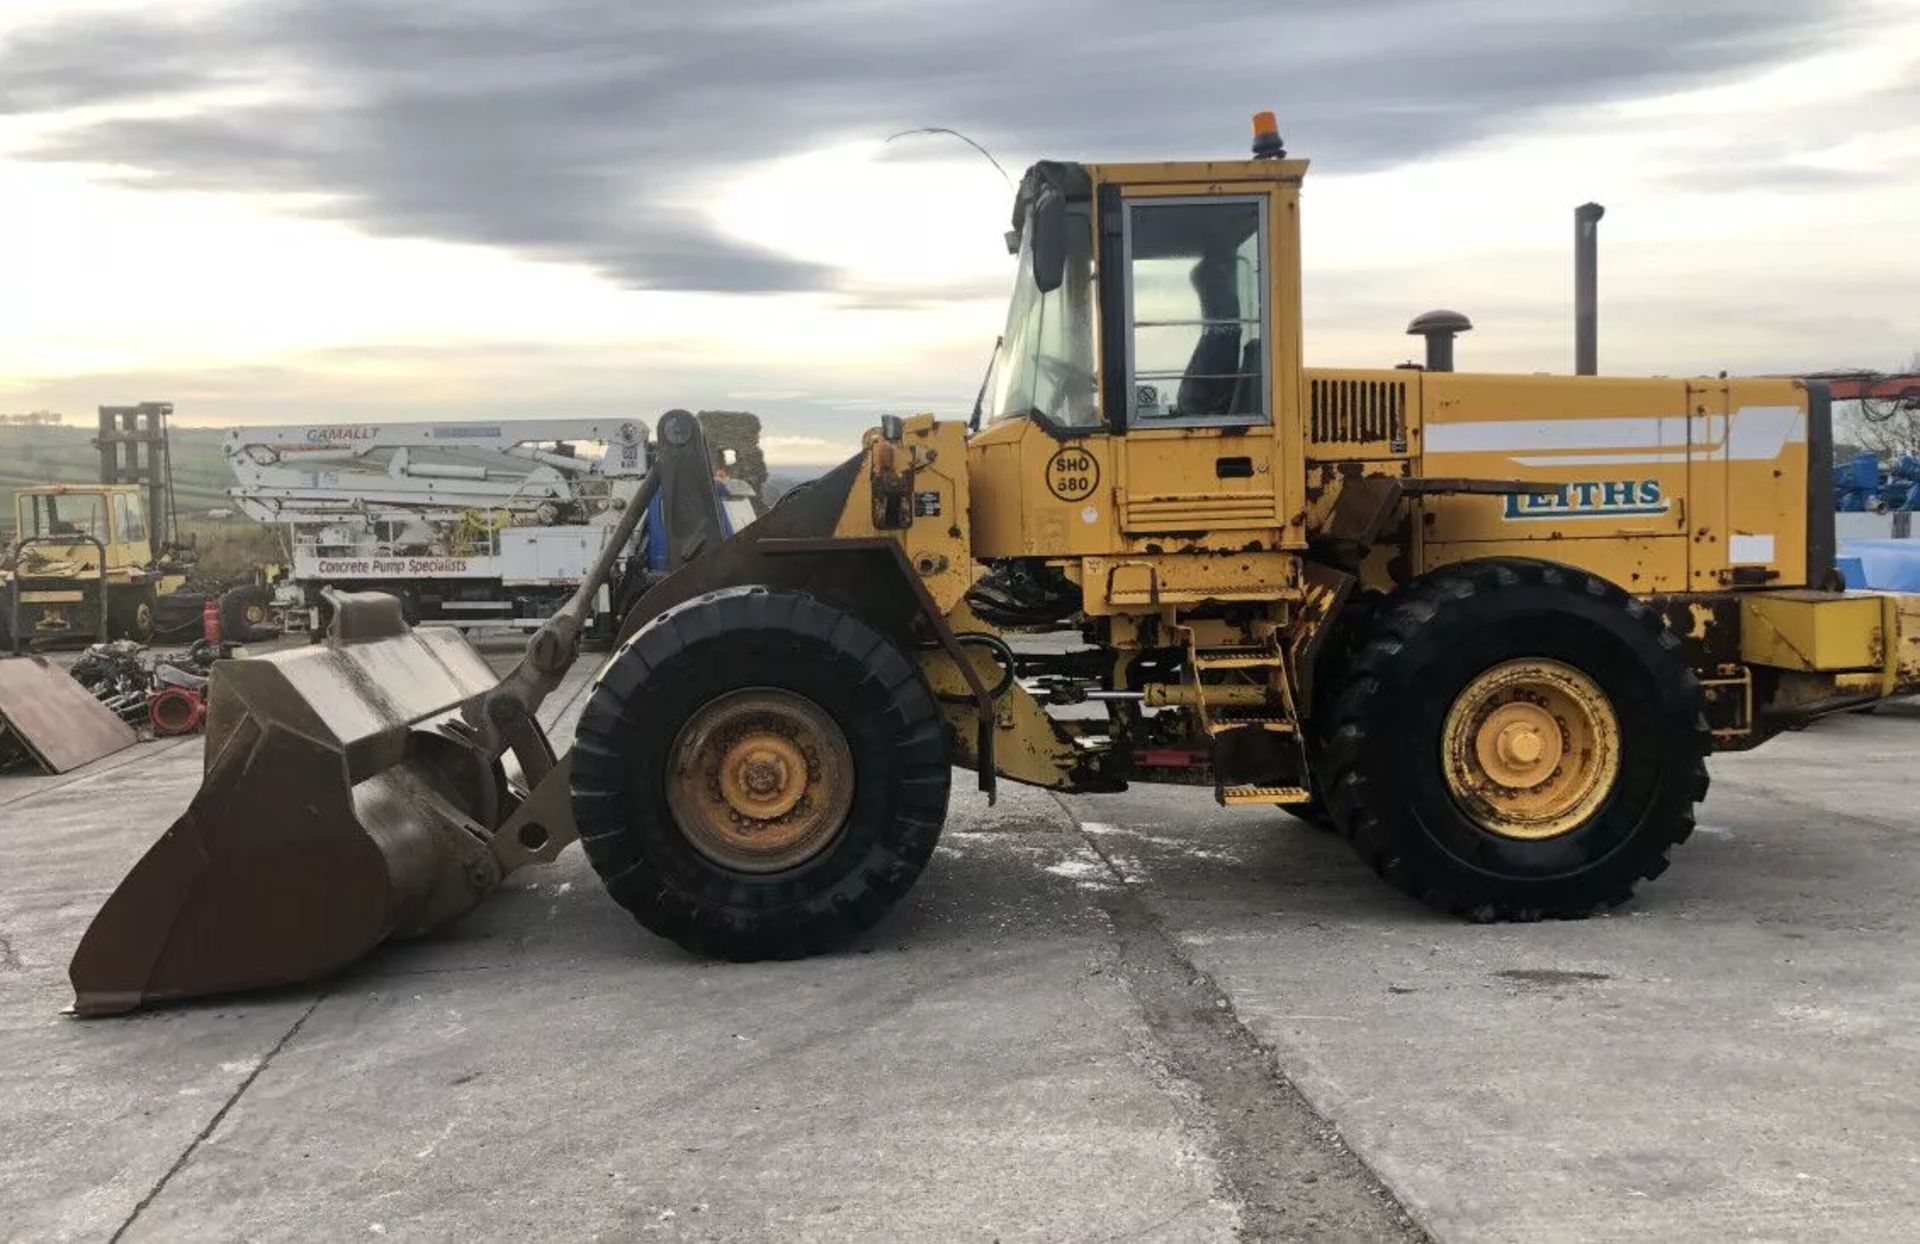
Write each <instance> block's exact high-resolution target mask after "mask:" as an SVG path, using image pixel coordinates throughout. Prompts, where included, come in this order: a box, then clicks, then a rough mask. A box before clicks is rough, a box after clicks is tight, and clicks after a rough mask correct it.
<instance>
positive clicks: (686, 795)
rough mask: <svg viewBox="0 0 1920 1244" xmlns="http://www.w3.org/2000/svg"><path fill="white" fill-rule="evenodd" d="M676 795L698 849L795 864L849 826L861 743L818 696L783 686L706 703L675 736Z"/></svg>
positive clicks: (754, 861)
mask: <svg viewBox="0 0 1920 1244" xmlns="http://www.w3.org/2000/svg"><path fill="white" fill-rule="evenodd" d="M672 755H673V767H672V769H671V770H670V772H669V776H668V782H667V804H668V807H669V809H670V810H671V811H672V812H673V816H674V821H675V823H676V824H677V825H678V826H679V828H680V831H681V832H682V833H684V834H685V835H686V836H687V840H688V841H689V842H691V843H692V844H693V846H694V848H695V849H696V850H698V851H699V852H700V853H701V854H702V855H704V856H706V857H707V858H708V859H710V860H712V861H714V862H715V863H716V864H720V865H722V866H723V867H726V868H730V869H733V870H735V871H738V872H749V873H764V872H777V871H779V870H781V869H786V868H793V867H795V866H797V865H799V864H801V863H804V862H805V861H807V860H808V859H811V858H812V857H813V856H815V855H817V854H819V853H820V852H821V851H823V850H825V849H826V848H827V846H828V845H829V844H831V843H832V842H833V841H834V839H835V838H837V837H838V836H839V833H840V828H841V826H842V825H843V824H844V823H845V821H846V818H847V813H848V811H849V810H850V809H851V807H852V806H853V784H854V771H853V753H852V751H851V750H850V749H849V747H848V746H847V739H846V735H845V733H844V732H842V731H841V729H840V727H839V726H838V725H837V724H836V723H835V722H834V721H833V719H832V718H830V717H828V716H827V715H826V713H825V712H824V711H822V710H821V708H820V707H819V706H818V705H816V704H815V703H813V701H811V700H809V699H807V698H805V697H804V696H799V695H795V694H794V693H792V692H790V691H783V690H780V689H778V688H772V687H765V688H752V689H748V690H743V691H734V692H729V693H728V694H726V695H723V696H720V697H719V698H717V699H714V700H712V701H709V702H708V703H707V704H705V705H703V706H702V707H701V708H700V709H699V711H697V712H695V713H694V714H693V716H692V717H690V718H688V719H687V722H686V724H685V725H684V726H682V727H681V728H680V733H679V735H678V736H677V737H676V738H675V740H674V746H673V752H672Z"/></svg>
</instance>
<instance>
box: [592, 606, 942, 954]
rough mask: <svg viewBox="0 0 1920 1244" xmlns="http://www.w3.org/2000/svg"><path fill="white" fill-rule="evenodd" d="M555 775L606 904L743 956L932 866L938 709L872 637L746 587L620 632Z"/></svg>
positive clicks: (839, 931) (836, 612)
mask: <svg viewBox="0 0 1920 1244" xmlns="http://www.w3.org/2000/svg"><path fill="white" fill-rule="evenodd" d="M573 765H574V768H573V807H574V818H575V820H576V822H577V823H578V825H579V829H580V839H581V844H582V846H583V847H584V848H585V849H586V853H587V857H588V858H589V859H590V860H591V861H592V863H593V866H594V869H595V870H596V871H597V872H598V873H599V874H600V878H601V880H602V881H603V882H604V883H605V884H606V887H607V891H608V893H609V894H611V895H612V896H613V898H614V900H615V901H616V902H618V903H619V904H620V905H621V906H622V907H625V908H626V909H627V910H628V911H630V912H632V913H633V915H634V917H635V918H636V919H638V920H639V921H640V923H641V924H643V925H645V926H646V927H647V928H648V929H651V930H652V931H653V932H655V933H658V934H660V935H661V936H662V937H667V938H670V939H672V940H673V941H675V942H678V943H679V944H680V945H681V946H683V947H685V948H687V949H688V950H691V951H694V952H695V953H698V954H707V955H718V956H722V957H725V958H729V959H742V960H748V959H766V958H796V957H799V956H801V955H806V954H812V953H816V952H818V951H822V950H827V949H830V948H832V947H834V946H837V945H840V944H842V943H844V942H845V941H846V940H847V939H848V938H849V937H851V936H852V935H853V934H855V933H857V932H859V931H860V930H862V929H865V928H867V927H869V926H870V925H872V924H874V923H875V922H876V921H878V920H879V919H880V917H881V916H882V915H883V914H884V913H885V912H886V911H887V909H888V908H889V907H890V906H892V904H893V903H894V902H895V901H897V900H898V899H899V898H900V897H901V896H902V895H904V894H905V893H906V892H907V890H908V889H910V888H911V887H912V885H913V883H914V880H915V879H916V878H917V877H918V876H919V874H920V870H921V869H922V868H923V867H925V865H926V863H927V860H928V858H929V857H931V855H932V854H933V847H934V843H935V842H936V840H937V839H938V838H939V835H940V827H941V824H942V823H943V822H944V821H945V819H946V810H947V793H948V785H949V783H950V781H951V772H952V771H951V767H950V766H951V761H950V757H949V750H948V744H947V736H946V728H945V725H944V722H943V720H942V718H941V715H940V712H939V708H938V705H937V704H936V703H935V701H934V698H933V696H932V694H931V693H930V692H929V690H928V689H927V685H926V682H925V680H924V679H923V678H922V677H921V674H920V671H919V670H918V668H916V667H915V665H914V664H913V663H912V662H911V661H909V660H908V659H907V657H906V656H905V655H904V654H903V653H901V651H900V650H899V649H898V648H897V647H896V646H894V644H893V643H892V642H891V641H889V640H888V639H886V638H885V637H884V636H882V635H881V634H880V633H879V632H877V631H875V630H874V629H873V628H872V627H871V626H869V625H867V623H866V622H864V621H863V620H861V619H860V618H858V617H856V616H854V615H853V614H850V613H846V612H844V611H842V610H840V609H837V608H835V607H833V606H831V605H827V604H825V603H822V602H821V601H818V600H816V599H814V598H813V597H811V596H807V595H804V594H802V593H798V592H790V591H777V590H773V589H769V588H764V587H736V588H728V589H724V590H722V591H718V592H712V593H709V594H707V595H705V596H700V597H696V598H694V599H693V600H690V601H688V602H686V603H685V604H683V605H680V606H677V607H676V608H674V609H671V610H669V611H667V612H666V613H663V614H661V615H660V616H659V617H658V618H656V619H654V620H653V621H652V622H650V623H649V624H648V625H647V626H646V627H645V629H643V630H641V631H640V632H638V633H637V634H635V635H634V636H633V637H632V638H631V639H630V640H628V642H627V643H626V644H625V645H623V646H622V647H621V649H620V651H619V652H618V653H617V654H615V656H614V657H613V659H612V661H611V662H609V664H608V665H607V668H606V669H605V671H604V672H603V673H602V674H601V676H600V680H599V683H598V685H597V686H596V688H595V690H594V693H593V698H592V699H591V700H590V701H589V702H588V704H587V708H586V710H585V712H584V713H583V714H582V715H581V718H580V727H579V732H578V734H577V736H576V738H575V743H574V761H573Z"/></svg>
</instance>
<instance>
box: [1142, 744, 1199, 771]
mask: <svg viewBox="0 0 1920 1244" xmlns="http://www.w3.org/2000/svg"><path fill="white" fill-rule="evenodd" d="M1133 762H1134V763H1135V764H1137V765H1140V766H1142V767H1145V768H1150V769H1199V768H1204V767H1206V766H1207V765H1209V764H1212V763H1213V758H1212V756H1211V754H1210V753H1209V752H1208V751H1207V750H1206V749H1205V748H1203V747H1143V748H1140V749H1138V750H1136V751H1135V752H1134V753H1133Z"/></svg>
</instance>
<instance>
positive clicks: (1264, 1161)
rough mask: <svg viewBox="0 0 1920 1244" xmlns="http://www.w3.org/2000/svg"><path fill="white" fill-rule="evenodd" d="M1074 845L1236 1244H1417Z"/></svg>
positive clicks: (1192, 975)
mask: <svg viewBox="0 0 1920 1244" xmlns="http://www.w3.org/2000/svg"><path fill="white" fill-rule="evenodd" d="M1061 806H1062V807H1063V808H1065V807H1066V805H1065V804H1064V802H1063V803H1062V805H1061ZM1066 811H1067V814H1068V816H1069V817H1073V823H1074V825H1075V826H1076V827H1078V826H1079V818H1078V817H1074V816H1073V812H1072V809H1070V808H1067V809H1066ZM1080 837H1081V838H1082V839H1083V840H1084V841H1085V842H1086V844H1087V846H1088V848H1089V849H1090V850H1092V851H1093V853H1094V854H1095V855H1096V856H1098V857H1099V858H1100V861H1101V862H1102V863H1103V864H1105V865H1106V867H1107V869H1108V871H1109V872H1111V873H1112V874H1113V876H1114V878H1115V880H1116V881H1118V882H1119V883H1120V884H1119V885H1118V886H1115V887H1113V888H1112V889H1109V890H1105V891H1102V892H1101V893H1100V894H1099V896H1098V898H1097V900H1096V901H1098V902H1099V904H1100V906H1101V908H1102V909H1103V910H1104V911H1105V912H1106V915H1107V919H1108V922H1109V924H1110V926H1111V928H1112V931H1113V936H1114V941H1115V943H1116V948H1117V959H1118V964H1119V970H1120V974H1121V977H1122V978H1123V979H1124V980H1125V981H1126V983H1127V986H1128V988H1129V990H1130V991H1131V992H1132V994H1133V996H1134V1000H1135V1002H1136V1003H1137V1004H1138V1005H1139V1007H1140V1011H1141V1014H1142V1015H1143V1016H1144V1017H1145V1020H1146V1024H1147V1028H1148V1031H1149V1032H1150V1034H1151V1036H1152V1039H1153V1042H1154V1049H1153V1051H1152V1052H1153V1055H1154V1056H1155V1058H1156V1059H1157V1061H1159V1062H1160V1063H1161V1064H1162V1066H1163V1067H1164V1068H1165V1069H1166V1070H1167V1071H1169V1072H1171V1073H1172V1074H1173V1075H1174V1076H1176V1077H1178V1078H1179V1079H1180V1080H1182V1081H1184V1082H1185V1083H1186V1084H1187V1085H1189V1086H1190V1087H1191V1089H1192V1091H1193V1094H1194V1097H1195V1098H1197V1101H1198V1106H1199V1109H1198V1112H1197V1113H1198V1114H1199V1115H1200V1116H1201V1117H1200V1118H1198V1119H1196V1120H1193V1122H1195V1123H1196V1125H1197V1126H1198V1127H1199V1128H1200V1129H1201V1130H1202V1131H1203V1132H1204V1134H1205V1135H1206V1137H1207V1140H1208V1147H1209V1148H1210V1149H1211V1150H1212V1152H1213V1157H1214V1161H1215V1163H1216V1165H1217V1166H1218V1167H1219V1170H1220V1177H1221V1180H1222V1182H1223V1183H1224V1184H1225V1185H1226V1190H1227V1192H1228V1194H1229V1195H1230V1196H1231V1197H1232V1198H1233V1200H1234V1202H1235V1203H1236V1204H1237V1205H1238V1206H1239V1208H1240V1236H1241V1238H1242V1239H1248V1240H1316V1241H1318V1240H1332V1239H1350V1240H1366V1241H1374V1240H1391V1241H1400V1242H1402V1244H1423V1242H1425V1241H1426V1240H1427V1239H1428V1236H1427V1235H1426V1233H1425V1232H1424V1231H1422V1230H1421V1229H1420V1228H1419V1227H1418V1226H1416V1225H1415V1224H1414V1222H1413V1220H1412V1218H1411V1217H1410V1216H1409V1215H1408V1213H1407V1211H1406V1209H1405V1207H1404V1206H1402V1205H1401V1204H1400V1202H1399V1200H1398V1199H1397V1198H1395V1197H1394V1195H1393V1193H1392V1192H1390V1191H1388V1189H1387V1187H1386V1185H1384V1184H1383V1183H1381V1182H1380V1179H1379V1177H1378V1176H1377V1175H1375V1174H1374V1173H1373V1171H1372V1170H1371V1169H1369V1168H1368V1167H1367V1165H1366V1164H1365V1163H1364V1162H1362V1161H1361V1160H1360V1158H1359V1156H1358V1155H1357V1154H1355V1153H1354V1152H1353V1151H1352V1150H1351V1149H1349V1148H1347V1146H1346V1143H1345V1142H1344V1141H1343V1140H1341V1138H1340V1134H1339V1131H1338V1130H1337V1129H1336V1128H1335V1127H1334V1126H1333V1124H1332V1123H1330V1122H1329V1121H1328V1120H1327V1119H1325V1118H1324V1117H1322V1116H1321V1115H1320V1114H1319V1113H1318V1112H1317V1111H1315V1110H1314V1108H1313V1107H1312V1106H1310V1105H1308V1104H1307V1101H1306V1099H1305V1098H1304V1097H1302V1096H1301V1095H1300V1092H1299V1090H1298V1089H1296V1088H1294V1086H1293V1085H1292V1084H1291V1083H1289V1082H1288V1081H1287V1079H1286V1077H1285V1076H1284V1075H1282V1074H1281V1072H1280V1069H1279V1065H1278V1062H1277V1060H1276V1058H1275V1056H1274V1051H1273V1050H1272V1049H1271V1048H1270V1047H1268V1046H1267V1045H1266V1044H1265V1043H1263V1042H1262V1041H1261V1040H1260V1039H1259V1038H1258V1037H1256V1036H1255V1035H1254V1034H1253V1032H1252V1031H1251V1030H1250V1029H1249V1028H1247V1026H1246V1025H1245V1024H1243V1023H1241V1021H1240V1018H1239V1016H1238V1015H1236V1014H1235V1013H1234V1010H1233V1006H1232V1003H1231V1001H1230V1000H1229V999H1228V998H1227V996H1226V994H1225V993H1224V992H1223V991H1222V990H1221V989H1220V987H1219V986H1218V985H1217V984H1216V983H1215V982H1214V981H1213V979H1212V978H1211V977H1209V976H1208V975H1207V974H1206V973H1205V972H1203V971H1201V970H1200V969H1199V968H1198V967H1196V966H1195V965H1194V963H1193V961H1192V960H1191V959H1189V958H1188V957H1187V956H1186V954H1185V953H1184V951H1183V950H1182V949H1181V947H1180V946H1179V944H1178V943H1177V942H1176V941H1175V940H1174V938H1173V937H1172V936H1170V935H1169V934H1168V933H1167V931H1166V929H1165V928H1164V927H1163V926H1162V924H1161V923H1160V921H1159V919H1158V917H1156V916H1155V915H1154V914H1153V912H1152V911H1151V910H1150V908H1149V907H1148V905H1147V902H1146V900H1145V899H1144V898H1143V897H1142V896H1141V894H1140V887H1138V886H1135V885H1129V884H1128V883H1127V882H1128V878H1127V875H1126V873H1125V871H1124V870H1123V869H1122V868H1121V867H1120V865H1119V864H1118V863H1117V862H1116V861H1115V860H1114V859H1113V858H1112V857H1111V856H1109V855H1108V853H1107V851H1106V850H1105V849H1104V848H1103V846H1102V844H1101V843H1100V842H1099V841H1098V839H1097V837H1096V836H1095V835H1093V834H1089V833H1087V832H1086V831H1085V830H1084V829H1081V830H1080Z"/></svg>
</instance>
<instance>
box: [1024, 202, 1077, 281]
mask: <svg viewBox="0 0 1920 1244" xmlns="http://www.w3.org/2000/svg"><path fill="white" fill-rule="evenodd" d="M1027 227H1028V229H1029V230H1031V231H1032V235H1033V284H1034V288H1036V289H1038V290H1039V291H1040V292H1041V293H1043V294H1051V293H1052V292H1053V291H1054V290H1056V289H1059V288H1060V282H1061V280H1062V279H1064V277H1065V276H1066V271H1067V201H1066V199H1065V198H1063V197H1062V196H1061V194H1060V192H1059V191H1058V190H1055V189H1054V188H1053V187H1052V186H1048V187H1046V188H1045V189H1043V190H1042V191H1041V192H1040V194H1039V196H1038V197H1037V198H1035V199H1034V201H1033V210H1032V216H1031V217H1030V219H1029V222H1028V225H1027Z"/></svg>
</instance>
